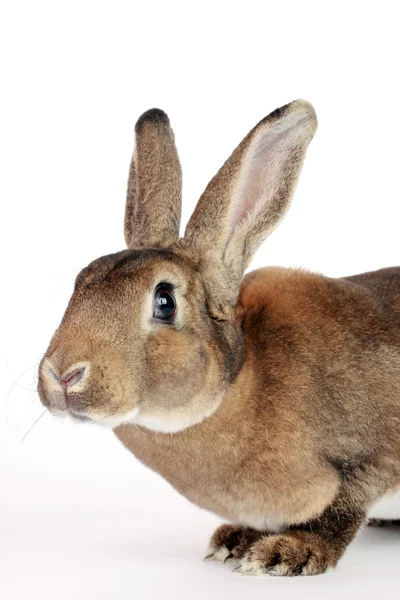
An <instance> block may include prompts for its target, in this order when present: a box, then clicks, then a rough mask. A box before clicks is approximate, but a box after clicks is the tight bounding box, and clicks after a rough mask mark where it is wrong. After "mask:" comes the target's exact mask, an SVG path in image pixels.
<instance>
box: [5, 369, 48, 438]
mask: <svg viewBox="0 0 400 600" xmlns="http://www.w3.org/2000/svg"><path fill="white" fill-rule="evenodd" d="M40 360H41V359H39V362H37V363H35V364H34V365H32V366H31V367H29V368H28V369H25V371H23V372H22V373H21V375H18V377H17V378H16V379H15V380H14V381H13V383H12V384H11V386H10V389H9V390H8V393H7V396H6V402H5V417H6V424H7V427H8V430H10V424H9V420H8V401H9V399H10V395H11V392H12V391H13V389H14V387H15V386H18V387H20V388H22V389H25V390H28V391H29V392H33V391H35V390H31V389H29V388H24V386H22V385H21V384H20V383H18V382H19V380H20V379H21V377H23V376H24V375H25V374H26V373H28V371H30V370H31V369H37V367H38V366H39V364H40Z"/></svg>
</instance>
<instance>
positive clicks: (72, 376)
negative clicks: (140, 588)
mask: <svg viewBox="0 0 400 600" xmlns="http://www.w3.org/2000/svg"><path fill="white" fill-rule="evenodd" d="M84 372H85V367H81V368H80V369H75V371H73V372H72V373H68V374H67V375H65V376H64V377H60V378H59V379H60V382H61V384H62V385H63V386H64V387H65V388H69V387H72V386H73V385H75V384H76V383H78V381H80V380H81V379H82V376H83V374H84Z"/></svg>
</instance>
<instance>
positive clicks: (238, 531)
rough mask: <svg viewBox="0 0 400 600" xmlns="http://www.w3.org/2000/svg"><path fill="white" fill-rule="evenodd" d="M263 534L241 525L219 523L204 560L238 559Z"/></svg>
mask: <svg viewBox="0 0 400 600" xmlns="http://www.w3.org/2000/svg"><path fill="white" fill-rule="evenodd" d="M262 535H263V534H262V533H260V532H259V531H256V530H255V529H251V528H250V527H243V526H241V525H229V524H226V525H221V526H220V527H218V529H216V530H215V532H214V535H213V536H212V538H211V541H210V545H209V547H208V551H207V556H206V557H205V559H204V560H218V561H221V562H226V561H228V560H230V559H232V560H234V559H239V558H241V557H242V556H244V554H245V552H246V551H247V550H248V549H249V548H250V546H251V545H252V544H254V542H255V541H256V540H257V539H258V538H260V537H261V536H262Z"/></svg>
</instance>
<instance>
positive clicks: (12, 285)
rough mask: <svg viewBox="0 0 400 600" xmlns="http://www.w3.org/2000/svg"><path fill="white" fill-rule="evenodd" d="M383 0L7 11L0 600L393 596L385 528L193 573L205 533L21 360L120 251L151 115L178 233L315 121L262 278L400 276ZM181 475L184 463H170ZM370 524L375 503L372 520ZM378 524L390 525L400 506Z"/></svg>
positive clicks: (394, 117) (394, 544)
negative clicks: (263, 575)
mask: <svg viewBox="0 0 400 600" xmlns="http://www.w3.org/2000/svg"><path fill="white" fill-rule="evenodd" d="M397 9H398V6H397V3H396V2H389V1H386V2H366V1H362V2H361V1H360V2H357V1H353V2H348V1H343V2H340V1H337V2H334V3H325V2H319V1H316V2H310V1H307V0H302V2H287V1H284V0H282V1H281V2H275V1H274V2H268V1H260V2H252V1H251V0H248V1H246V2H239V3H235V2H222V1H221V2H206V1H204V2H201V3H197V4H195V3H191V2H182V3H177V2H173V1H171V2H161V3H157V2H144V1H143V2H134V1H129V2H126V3H124V2H120V1H115V2H96V3H94V2H90V1H84V0H80V1H79V2H74V1H73V0H71V1H70V2H68V3H67V2H65V3H61V2H43V1H40V0H38V1H37V2H27V1H26V2H23V1H18V0H15V1H14V2H9V3H2V6H1V8H0V11H1V14H0V53H1V56H2V58H3V61H2V76H1V83H2V94H1V100H0V101H1V105H2V106H1V110H0V131H1V136H0V163H1V177H0V198H1V203H0V210H1V215H0V223H1V227H2V233H1V236H0V243H1V255H2V275H1V277H2V282H3V285H2V294H1V296H0V301H1V302H2V305H3V306H2V311H1V316H0V318H1V321H2V323H1V331H2V335H1V340H0V343H1V346H2V347H1V355H0V368H1V378H0V386H1V398H0V481H1V491H0V597H1V599H2V600H3V599H4V600H22V599H23V600H25V599H27V598H34V599H35V598H40V599H41V600H46V599H47V598H51V599H54V598H68V599H69V598H74V600H80V599H85V600H89V599H91V598H95V599H102V598H113V599H118V600H120V599H121V600H122V599H124V598H129V599H131V598H146V599H150V600H151V599H153V598H160V597H162V598H174V600H175V599H179V598H182V599H183V598H185V599H186V598H189V597H190V598H199V599H200V598H201V599H203V598H207V599H211V598H215V599H217V598H218V599H219V598H221V597H223V598H224V597H227V598H232V599H236V598H238V599H239V598H240V599H244V598H246V599H247V598H249V599H250V598H258V597H260V598H261V597H262V598H265V597H267V594H268V597H274V596H276V597H278V598H285V597H293V596H296V598H313V597H315V598H331V597H332V598H333V597H340V598H341V599H345V598H354V597H361V598H377V597H379V598H385V599H386V598H399V597H400V582H399V577H400V531H390V530H375V529H374V530H368V531H363V532H361V533H360V535H359V537H358V538H357V540H356V541H355V542H354V543H353V544H352V545H351V547H350V548H349V550H348V552H347V553H346V555H345V557H344V559H343V560H342V561H341V562H340V565H339V567H338V569H337V571H336V572H334V573H332V574H328V575H324V576H319V577H315V578H295V579H291V580H275V579H272V578H271V579H265V580H264V579H253V578H248V577H241V576H239V575H235V574H232V573H231V568H230V567H229V566H228V565H225V566H223V565H220V564H207V563H206V564H205V563H202V562H201V558H202V555H203V552H204V551H205V548H206V546H207V541H208V538H209V536H210V535H211V533H212V531H213V529H214V527H215V526H216V525H217V524H218V521H217V519H216V518H214V517H213V516H212V515H208V514H207V513H205V512H202V511H200V510H199V509H197V508H196V507H194V506H191V505H190V504H189V503H187V502H186V501H185V500H184V499H183V498H181V497H180V496H178V494H177V493H176V492H174V491H173V490H172V489H171V488H170V487H169V486H168V484H166V483H165V482H164V481H162V480H161V479H160V478H159V477H158V476H157V475H156V474H154V473H152V472H150V471H148V470H147V469H145V468H144V467H142V466H141V465H140V464H139V463H138V462H137V461H136V460H135V459H134V458H133V457H132V456H131V455H129V454H128V452H126V451H125V450H124V449H123V448H122V446H121V445H120V444H119V443H118V442H117V440H115V439H114V438H113V436H112V434H111V433H110V432H108V431H103V430H98V429H93V428H90V427H86V426H85V427H83V426H82V427H70V426H68V425H61V424H60V423H58V422H56V421H52V419H51V418H50V417H49V415H45V416H44V417H43V418H42V419H41V420H40V421H39V422H38V423H37V424H36V425H35V427H34V428H33V429H32V431H31V433H30V434H29V435H28V437H27V438H26V440H25V441H24V443H23V444H21V439H22V438H23V436H24V435H25V433H26V432H27V431H28V429H29V427H30V426H31V425H32V423H33V422H34V421H35V419H36V418H37V417H38V416H39V415H40V414H41V411H42V408H41V406H40V405H39V403H38V399H37V395H36V393H35V391H34V390H35V374H36V365H37V362H38V360H39V359H40V357H41V354H42V353H43V352H44V351H45V349H46V347H47V344H48V342H49V339H50V336H51V334H52V332H53V331H54V329H55V328H56V326H57V325H58V322H59V320H60V318H61V315H62V313H63V311H64V309H65V306H66V303H67V300H68V297H69V295H70V293H71V290H72V286H73V281H74V277H75V275H76V273H77V272H78V271H79V270H80V268H82V267H83V266H85V265H86V264H87V263H88V262H89V261H90V260H91V259H93V258H95V257H96V256H99V255H101V254H106V253H109V252H114V251H116V250H119V249H121V248H122V247H123V235H122V219H123V210H124V201H125V186H126V179H127V172H128V165H129V160H130V154H131V151H132V142H133V126H134V122H135V120H136V119H137V117H138V116H139V115H140V113H141V112H143V111H144V110H146V109H148V108H150V107H153V106H158V107H160V108H163V109H164V110H166V111H167V112H168V113H169V115H170V117H171V122H172V125H173V127H174V130H175V133H176V140H177V145H178V148H179V151H180V155H181V160H182V166H183V172H184V207H183V222H184V223H185V222H186V221H187V219H188V217H189V215H190V213H191V211H192V210H193V207H194V205H195V202H196V200H197V198H198V197H199V195H200V193H201V191H202V190H203V188H204V186H205V185H206V183H207V181H208V180H209V179H210V177H211V176H212V175H213V174H214V173H215V171H216V170H217V169H218V168H219V166H220V165H221V164H222V162H223V161H224V160H225V159H226V157H227V156H228V154H229V153H230V152H231V151H232V149H233V148H234V146H235V145H236V144H237V143H238V142H239V141H240V140H241V138H242V137H243V136H244V135H245V134H246V133H247V132H248V130H249V129H250V128H251V127H252V126H253V125H254V124H255V123H256V122H257V121H258V120H259V119H261V118H262V117H264V116H265V115H266V114H267V113H268V112H270V111H271V110H273V109H274V108H276V107H278V106H281V105H282V104H284V103H286V102H289V101H291V100H293V99H295V98H298V97H304V98H306V99H308V100H310V101H311V102H312V103H313V104H314V106H315V108H316V110H317V113H318V116H319V122H320V127H319V130H318V132H317V134H316V137H315V139H314V140H313V141H312V143H311V145H310V149H309V152H308V156H307V158H306V163H305V167H304V170H303V174H302V176H301V179H300V184H299V187H298V189H297V192H296V195H295V199H294V202H293V205H292V208H291V209H290V212H289V214H288V215H287V217H286V218H285V220H284V221H283V223H282V224H281V225H280V226H279V228H278V229H277V230H276V232H274V234H273V235H272V236H271V238H270V239H269V240H268V241H267V242H266V243H265V244H264V245H263V247H262V248H261V250H260V251H259V252H258V254H257V256H256V259H255V261H254V262H253V265H252V268H255V267H257V266H260V265H265V264H269V265H274V264H281V265H288V266H291V265H302V266H306V267H308V268H310V269H313V270H317V271H321V272H323V273H325V274H327V275H331V276H339V275H346V274H353V273H357V272H362V271H366V270H373V269H377V268H381V267H385V266H390V265H395V264H397V265H399V264H400V245H399V222H400V201H399V195H400V193H399V185H398V168H399V167H398V165H399V159H400V156H399V144H398V140H399V137H400V111H399V110H398V105H399V100H400V98H399V95H400V94H399V86H398V76H397V73H398V56H399V52H400V44H399V35H398V15H397ZM177 468H178V466H177ZM382 510H383V509H382ZM392 511H393V514H394V515H395V516H400V502H399V500H396V499H395V500H394V501H393V503H392Z"/></svg>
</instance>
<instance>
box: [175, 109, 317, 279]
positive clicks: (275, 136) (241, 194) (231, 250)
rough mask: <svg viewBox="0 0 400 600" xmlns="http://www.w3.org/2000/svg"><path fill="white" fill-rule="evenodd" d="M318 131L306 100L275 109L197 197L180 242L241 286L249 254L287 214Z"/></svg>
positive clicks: (249, 257) (247, 137)
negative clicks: (220, 265) (221, 268)
mask: <svg viewBox="0 0 400 600" xmlns="http://www.w3.org/2000/svg"><path fill="white" fill-rule="evenodd" d="M316 128H317V118H316V115H315V111H314V109H313V107H312V106H311V104H309V103H308V102H306V101H304V100H296V101H295V102H292V103H291V104H288V105H286V106H284V107H282V108H279V109H277V110H275V111H274V112H272V113H271V114H270V115H268V117H265V119H263V120H262V121H260V122H259V123H258V125H256V127H254V129H253V130H252V131H251V132H250V133H249V134H248V135H247V136H246V137H245V138H244V140H243V141H242V142H241V144H240V145H239V146H238V147H237V148H236V150H234V152H233V154H232V155H231V157H230V158H229V159H228V160H227V161H226V163H225V164H224V165H223V167H222V168H221V169H220V171H219V172H218V173H217V175H216V176H215V177H214V178H213V179H212V180H211V182H210V183H209V185H208V187H207V188H206V190H205V192H204V193H203V195H202V196H201V198H200V200H199V202H198V204H197V206H196V209H195V211H194V213H193V215H192V217H191V219H190V221H189V223H188V225H187V228H186V231H185V237H184V241H185V243H187V244H189V245H190V246H194V247H195V248H196V249H198V250H199V251H200V253H202V255H203V256H204V255H207V257H209V259H210V260H209V262H212V263H214V264H216V263H218V262H220V263H221V262H222V263H223V267H224V268H225V269H226V270H228V272H229V275H230V279H231V284H232V283H234V284H237V285H239V284H240V281H241V279H242V277H243V273H244V270H245V269H246V267H247V266H248V264H249V263H250V260H251V258H252V256H253V254H254V253H255V251H256V250H257V248H258V247H259V246H260V244H261V243H262V242H263V240H264V239H265V238H266V237H267V235H269V234H270V233H271V231H272V230H273V229H274V228H275V227H276V226H277V224H278V223H279V222H280V220H281V219H282V217H283V216H284V214H285V212H286V210H287V209H288V207H289V205H290V201H291V199H292V196H293V193H294V190H295V187H296V184H297V180H298V178H299V174H300V170H301V167H302V164H303V161H304V157H305V154H306V150H307V146H308V144H309V142H310V140H311V139H312V137H313V135H314V133H315V131H316ZM210 251H212V256H210Z"/></svg>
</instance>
